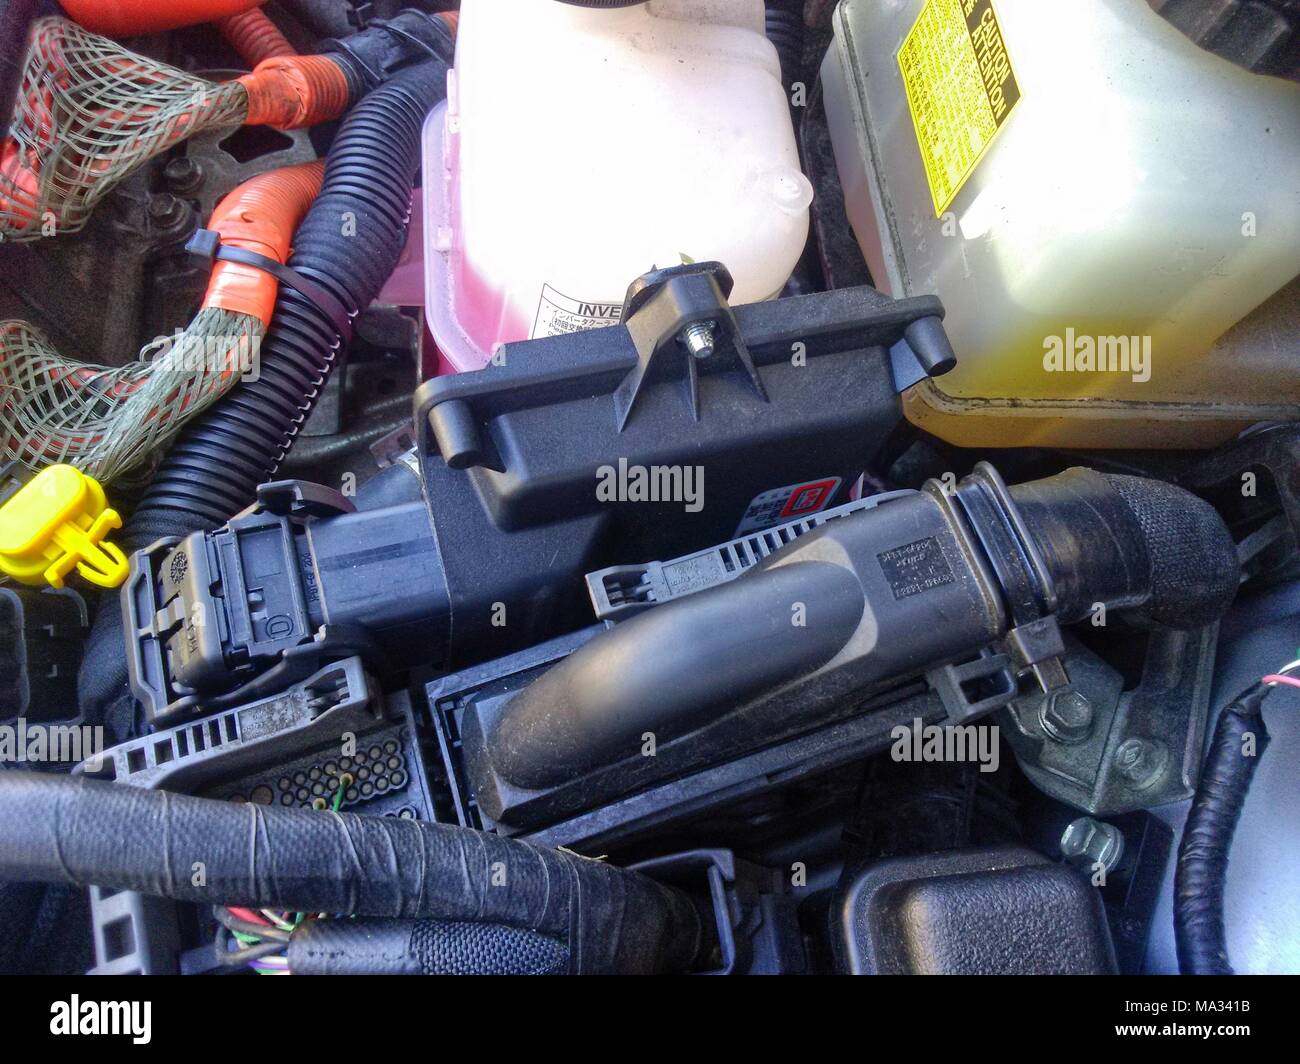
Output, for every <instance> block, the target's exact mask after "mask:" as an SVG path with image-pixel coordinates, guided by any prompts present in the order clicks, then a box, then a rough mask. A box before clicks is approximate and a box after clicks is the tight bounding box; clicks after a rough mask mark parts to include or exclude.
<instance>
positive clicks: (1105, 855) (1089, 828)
mask: <svg viewBox="0 0 1300 1064" xmlns="http://www.w3.org/2000/svg"><path fill="white" fill-rule="evenodd" d="M1061 856H1062V857H1064V858H1065V859H1066V860H1067V861H1069V862H1070V863H1071V864H1073V865H1078V866H1079V867H1080V868H1094V869H1095V868H1096V867H1097V866H1098V865H1100V866H1101V867H1102V868H1103V869H1105V870H1106V871H1107V872H1113V871H1115V868H1116V867H1117V866H1118V865H1119V863H1120V861H1121V860H1123V858H1124V834H1123V832H1121V831H1120V830H1119V828H1117V827H1115V825H1114V824H1106V823H1103V822H1102V821H1100V820H1093V819H1092V817H1090V816H1081V817H1079V819H1078V820H1074V821H1071V822H1070V824H1069V826H1068V827H1066V829H1065V833H1064V834H1063V835H1062V836H1061Z"/></svg>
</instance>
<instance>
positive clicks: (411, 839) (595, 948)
mask: <svg viewBox="0 0 1300 1064" xmlns="http://www.w3.org/2000/svg"><path fill="white" fill-rule="evenodd" d="M0 809H3V810H4V811H5V815H4V816H3V817H0V880H18V881H27V880H30V881H35V882H45V883H61V884H67V885H71V886H87V885H90V884H94V885H96V886H100V887H105V888H108V889H113V890H131V891H137V892H139V893H141V894H149V895H152V896H155V897H161V898H172V899H174V900H177V901H184V902H197V903H199V904H206V905H245V906H249V907H251V908H255V909H259V908H274V909H282V910H286V911H296V912H327V913H337V914H345V913H351V914H355V915H356V916H357V917H359V918H362V919H359V920H358V921H356V926H355V927H353V928H351V929H348V928H334V929H328V928H324V927H322V928H321V929H319V930H313V931H312V932H310V933H305V934H304V935H303V938H302V940H301V942H300V945H299V961H300V964H301V965H302V966H303V967H304V970H312V971H323V972H342V971H343V970H345V968H346V969H347V970H353V971H355V970H356V968H354V967H348V966H347V965H345V964H344V963H343V962H342V961H341V960H337V959H336V960H331V957H330V954H331V953H334V952H336V951H337V950H338V949H339V948H341V947H345V948H347V949H351V950H356V951H358V953H357V958H356V960H357V961H358V962H360V961H363V960H364V961H365V962H366V963H367V965H368V966H369V969H370V970H371V971H382V970H385V967H386V966H400V968H401V970H405V971H411V972H418V971H429V972H437V971H446V970H448V969H455V970H460V969H461V968H464V967H466V966H475V965H477V966H480V967H489V966H490V965H491V964H492V963H494V962H495V963H497V964H509V965H510V966H511V968H512V970H515V971H519V972H523V971H530V972H537V973H538V974H540V973H541V972H544V971H556V970H559V969H560V968H561V966H563V970H564V971H566V972H569V973H572V974H653V973H660V972H685V971H688V970H690V969H691V968H692V967H693V966H694V965H695V964H697V963H698V962H701V961H702V960H703V959H704V957H705V955H706V954H707V953H708V952H709V951H710V950H711V949H712V948H713V946H714V945H715V941H714V940H712V939H710V938H708V937H706V934H705V927H706V922H705V921H704V919H703V918H702V915H701V909H700V908H697V906H696V903H695V902H694V901H693V900H692V899H691V898H690V897H689V896H688V895H687V894H685V893H683V892H682V891H680V890H677V889H676V888H674V887H669V886H664V885H662V884H659V883H656V882H655V881H654V880H652V879H650V878H648V877H647V876H644V875H642V874H641V873H639V872H633V871H630V870H627V869H623V868H617V867H615V866H613V865H610V864H607V863H605V862H603V861H596V860H589V859H587V858H584V857H579V856H578V855H576V854H573V853H569V852H566V851H562V850H555V849H550V848H547V847H543V846H535V845H533V844H532V843H529V842H525V841H522V840H519V839H508V838H504V837H502V836H500V835H492V834H488V833H487V832H482V831H473V830H471V829H469V828H462V827H458V826H454V825H451V824H433V823H429V822H427V821H418V820H403V819H401V818H400V817H379V816H360V815H358V814H356V813H322V812H318V811H316V810H314V809H289V808H285V807H283V806H260V805H257V804H255V803H252V802H246V803H242V804H236V803H233V802H223V801H218V800H216V799H212V798H194V797H190V796H188V795H179V794H169V793H168V792H166V791H155V790H148V789H145V788H139V787H126V786H123V785H122V784H120V783H108V782H102V781H99V780H91V779H87V778H86V777H84V776H76V777H66V776H50V775H45V774H40V773H33V772H0ZM196 862H197V863H199V864H201V865H202V867H203V872H204V874H203V876H202V878H201V881H198V882H196V879H195V876H194V868H195V867H196ZM367 917H369V918H378V921H375V920H366V919H364V918H367ZM387 921H394V922H393V923H388V922H387ZM349 922H350V921H349ZM448 922H450V924H457V923H459V924H462V925H464V924H472V925H475V926H474V927H472V928H466V927H459V928H458V927H452V926H449V923H448ZM367 935H370V936H371V937H370V944H369V945H368V946H367V945H365V939H366V936H367ZM292 962H293V958H292V956H291V960H290V963H291V964H292Z"/></svg>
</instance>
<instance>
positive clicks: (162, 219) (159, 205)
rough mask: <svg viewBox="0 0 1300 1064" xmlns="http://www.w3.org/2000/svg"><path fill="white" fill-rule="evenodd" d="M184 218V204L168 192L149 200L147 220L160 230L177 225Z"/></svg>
mask: <svg viewBox="0 0 1300 1064" xmlns="http://www.w3.org/2000/svg"><path fill="white" fill-rule="evenodd" d="M184 217H185V204H184V203H182V202H181V201H180V200H178V199H177V198H176V197H175V196H173V195H172V194H171V193H170V192H162V193H160V194H158V195H157V196H154V197H153V198H152V199H150V200H149V220H150V221H151V222H153V223H154V224H155V225H157V226H159V227H160V228H166V227H168V226H172V225H175V224H177V223H178V222H179V221H181V220H182V219H183V218H184Z"/></svg>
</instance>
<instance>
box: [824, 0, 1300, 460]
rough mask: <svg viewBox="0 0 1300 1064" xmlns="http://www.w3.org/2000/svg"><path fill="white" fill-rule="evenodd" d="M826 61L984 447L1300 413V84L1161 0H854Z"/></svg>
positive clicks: (944, 387) (1080, 441)
mask: <svg viewBox="0 0 1300 1064" xmlns="http://www.w3.org/2000/svg"><path fill="white" fill-rule="evenodd" d="M835 35H836V43H835V45H834V46H833V47H832V49H831V52H830V54H829V55H828V57H827V60H826V63H825V66H824V68H823V72H822V73H823V83H824V85H825V94H826V103H827V112H828V115H829V117H830V120H831V128H832V136H833V141H834V146H835V154H836V160H837V164H838V167H839V169H840V174H841V178H842V180H843V183H844V186H845V195H846V200H847V204H848V210H849V216H850V219H851V220H852V223H853V226H854V230H855V232H856V234H857V237H858V240H859V242H860V243H861V245H862V248H863V250H864V252H865V254H866V256H867V259H868V262H869V263H870V265H871V268H872V273H873V276H874V277H875V280H876V283H877V285H878V286H879V287H881V288H883V289H886V290H888V291H890V292H891V294H893V295H894V296H895V297H903V296H911V295H921V294H935V295H938V296H939V297H940V299H942V301H943V303H944V305H945V307H946V309H947V318H946V320H945V326H946V329H947V333H948V336H949V337H950V339H951V341H952V345H953V348H954V349H955V351H956V354H957V359H958V365H957V368H956V369H955V370H954V371H953V372H952V373H950V374H948V375H947V376H944V377H942V378H938V379H936V380H933V381H924V382H921V383H920V384H918V385H917V386H916V387H914V388H912V389H911V390H910V392H909V393H908V395H907V399H906V403H907V412H908V416H909V418H910V419H911V420H912V421H913V422H915V423H917V424H919V425H921V426H922V427H924V428H926V429H928V430H929V431H931V432H933V433H935V434H936V435H938V436H941V437H943V438H946V439H948V440H950V441H951V442H954V443H957V444H961V445H965V446H1019V445H1048V444H1060V445H1067V446H1085V447H1143V446H1209V445H1212V444H1214V443H1217V442H1220V441H1222V440H1224V439H1226V438H1229V437H1230V436H1231V435H1232V434H1233V433H1234V432H1236V431H1238V430H1239V429H1241V428H1242V427H1244V426H1246V425H1249V424H1251V423H1252V422H1255V421H1260V420H1268V419H1274V418H1278V419H1294V418H1296V417H1300V372H1297V369H1298V368H1300V351H1298V350H1297V340H1296V337H1297V335H1300V298H1298V296H1297V292H1300V288H1298V287H1297V285H1296V284H1295V283H1293V282H1292V279H1293V278H1295V276H1296V274H1297V271H1298V270H1300V86H1297V85H1295V84H1292V83H1291V82H1288V81H1283V80H1281V79H1277V78H1270V77H1264V76H1262V75H1257V74H1252V73H1249V72H1247V71H1245V70H1242V69H1239V68H1237V67H1235V66H1233V65H1232V64H1230V63H1229V62H1227V61H1226V60H1223V59H1220V58H1218V57H1216V56H1214V55H1212V54H1210V53H1208V52H1206V51H1203V50H1202V49H1200V48H1199V47H1197V46H1196V45H1195V44H1193V43H1192V42H1191V41H1190V40H1188V39H1187V38H1185V37H1184V36H1183V35H1182V33H1180V32H1179V31H1178V30H1177V29H1176V28H1174V27H1173V26H1171V25H1170V24H1169V23H1167V22H1166V21H1165V20H1164V19H1163V18H1161V17H1160V16H1159V15H1158V14H1156V13H1155V12H1154V11H1153V10H1152V9H1151V8H1150V6H1149V5H1148V4H1147V3H1146V2H1145V0H1050V2H1048V0H843V2H842V3H841V4H840V5H839V9H838V11H837V13H836V16H835Z"/></svg>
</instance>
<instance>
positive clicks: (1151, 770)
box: [1115, 738, 1169, 790]
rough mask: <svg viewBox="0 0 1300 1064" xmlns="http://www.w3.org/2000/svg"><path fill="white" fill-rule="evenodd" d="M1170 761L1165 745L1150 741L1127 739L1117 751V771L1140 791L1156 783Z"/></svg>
mask: <svg viewBox="0 0 1300 1064" xmlns="http://www.w3.org/2000/svg"><path fill="white" fill-rule="evenodd" d="M1168 761H1169V751H1168V750H1166V749H1165V746H1164V744H1163V743H1158V742H1152V741H1151V740H1148V739H1137V738H1133V739H1125V740H1124V741H1123V742H1122V743H1120V744H1119V748H1118V749H1117V750H1116V751H1115V769H1116V770H1117V771H1118V772H1119V774H1120V775H1121V776H1123V777H1124V778H1125V779H1126V780H1128V781H1129V783H1131V784H1133V786H1134V787H1136V788H1137V789H1138V790H1142V789H1144V788H1146V787H1150V786H1151V784H1153V783H1155V782H1156V780H1158V779H1159V778H1160V777H1161V775H1163V773H1164V771H1165V765H1166V763H1167V762H1168Z"/></svg>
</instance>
